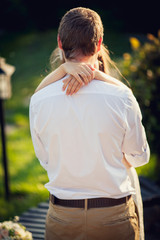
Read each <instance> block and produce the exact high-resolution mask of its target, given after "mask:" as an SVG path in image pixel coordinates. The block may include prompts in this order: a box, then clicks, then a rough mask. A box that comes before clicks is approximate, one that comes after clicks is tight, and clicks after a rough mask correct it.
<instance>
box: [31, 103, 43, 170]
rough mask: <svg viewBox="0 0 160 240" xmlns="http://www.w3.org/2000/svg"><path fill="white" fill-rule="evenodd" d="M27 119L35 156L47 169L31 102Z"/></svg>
mask: <svg viewBox="0 0 160 240" xmlns="http://www.w3.org/2000/svg"><path fill="white" fill-rule="evenodd" d="M29 119H30V132H31V137H32V142H33V147H34V151H35V154H36V157H37V158H38V160H39V162H40V164H41V165H42V167H43V168H44V169H45V170H47V166H48V160H47V153H46V150H45V147H44V145H43V143H42V141H41V139H40V137H39V135H38V133H37V131H36V126H35V122H36V113H35V112H34V111H33V108H32V106H31V104H30V108H29Z"/></svg>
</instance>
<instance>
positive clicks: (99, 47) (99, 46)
mask: <svg viewBox="0 0 160 240" xmlns="http://www.w3.org/2000/svg"><path fill="white" fill-rule="evenodd" d="M102 40H103V39H102V37H101V38H100V39H99V41H98V44H97V52H99V51H100V50H101V45H102Z"/></svg>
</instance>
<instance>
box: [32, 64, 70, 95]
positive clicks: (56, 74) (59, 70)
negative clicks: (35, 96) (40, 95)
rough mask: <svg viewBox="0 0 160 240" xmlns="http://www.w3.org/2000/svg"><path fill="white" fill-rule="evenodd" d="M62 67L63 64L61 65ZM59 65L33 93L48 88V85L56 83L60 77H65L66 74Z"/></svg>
mask: <svg viewBox="0 0 160 240" xmlns="http://www.w3.org/2000/svg"><path fill="white" fill-rule="evenodd" d="M62 65H63V64H62ZM62 65H60V66H59V67H58V68H57V69H56V70H55V71H53V72H51V73H50V74H48V75H47V76H46V77H45V78H44V79H43V80H42V82H41V83H40V84H39V85H38V87H37V88H36V90H35V92H37V91H39V90H41V89H42V88H44V87H46V86H48V85H49V84H51V83H53V82H56V81H58V80H59V79H61V78H62V77H64V76H65V75H66V72H65V71H64V69H63V66H62Z"/></svg>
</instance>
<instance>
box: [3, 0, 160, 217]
mask: <svg viewBox="0 0 160 240" xmlns="http://www.w3.org/2000/svg"><path fill="white" fill-rule="evenodd" d="M156 4H158V3H154V2H153V1H152V2H150V3H146V2H143V3H141V2H140V1H132V2H131V1H130V2H128V3H123V2H117V3H116V2H115V1H114V2H106V1H101V0H99V1H94V0H92V1H91V0H86V1H85V0H77V1H76V0H72V1H71V0H68V1H66V2H60V1H59V2H58V1H57V2H56V3H55V2H53V1H51V0H45V1H36V0H35V1H34V0H32V1H31V0H1V2H0V9H1V14H0V56H1V57H4V58H5V59H6V62H7V63H9V64H11V65H13V66H15V67H16V71H15V73H14V75H13V76H12V98H11V99H9V100H6V101H5V121H6V138H7V158H8V170H9V183H10V190H11V196H10V201H6V200H5V194H4V180H3V179H4V172H3V164H2V151H1V140H0V221H3V220H6V219H12V218H13V217H14V216H15V215H20V214H21V213H22V212H24V211H25V210H27V209H28V208H29V207H32V206H36V205H37V204H38V203H39V202H42V201H45V200H47V199H48V196H49V194H48V191H47V190H46V189H45V188H44V184H45V183H46V182H47V174H46V172H45V171H44V170H43V168H42V167H41V166H40V164H39V162H38V160H37V159H36V157H35V154H34V150H33V146H32V141H31V136H30V130H29V111H28V110H29V101H30V97H31V95H32V94H33V93H34V90H35V88H36V86H37V85H38V84H39V83H40V81H41V80H42V79H43V78H44V77H45V76H46V74H48V73H49V71H50V66H49V57H50V55H51V52H52V51H53V49H54V48H55V47H56V46H57V42H56V41H57V28H58V24H59V21H60V19H61V17H62V16H63V15H64V13H65V12H66V11H67V10H69V9H71V8H73V7H77V6H84V7H89V8H91V9H93V10H95V11H97V12H98V13H99V14H100V16H101V18H102V21H103V24H104V30H105V35H104V43H105V44H106V45H107V46H108V48H109V50H110V53H111V58H112V59H113V60H114V61H115V62H116V63H117V66H118V67H119V69H120V70H121V72H122V74H123V75H124V76H125V77H126V78H127V80H128V81H129V82H130V83H131V86H132V89H133V92H134V94H135V96H136V97H137V100H138V102H139V104H140V106H141V110H142V113H143V123H144V126H145V128H146V131H147V137H148V141H149V144H150V148H151V159H150V162H149V164H147V165H146V166H143V167H140V168H137V172H138V174H139V175H144V176H147V177H148V178H151V179H152V180H154V181H156V182H157V183H158V184H159V183H160V174H159V170H160V140H159V136H160V124H159V121H160V31H159V29H160V24H159V23H160V22H159V12H158V11H159V8H158V6H157V5H156Z"/></svg>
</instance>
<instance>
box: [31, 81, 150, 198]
mask: <svg viewBox="0 0 160 240" xmlns="http://www.w3.org/2000/svg"><path fill="white" fill-rule="evenodd" d="M62 80H63V79H61V80H60V81H57V82H55V83H53V84H51V85H49V86H47V87H45V88H43V89H42V90H40V91H39V92H37V93H35V94H34V95H33V96H32V98H31V102H30V129H31V136H32V141H33V145H34V150H35V153H36V156H37V158H38V159H39V161H40V163H41V165H42V166H43V168H45V169H46V171H47V173H48V178H49V182H48V183H46V184H45V187H46V188H47V189H48V191H49V192H50V193H51V194H53V195H55V196H56V197H58V198H60V199H86V198H87V199H88V198H97V197H109V198H121V197H124V196H127V195H129V194H134V192H135V190H134V189H133V188H132V187H131V182H130V178H129V176H128V174H127V171H126V168H125V166H124V165H123V163H122V159H123V153H124V154H125V157H126V159H127V160H128V162H129V163H130V164H131V165H132V166H134V167H139V166H142V165H144V164H146V163H147V162H148V161H149V155H150V151H149V146H148V143H147V140H146V134H145V130H144V127H143V125H142V115H141V111H140V108H139V105H138V103H137V101H136V99H135V97H134V95H133V94H132V91H131V90H130V89H129V88H128V87H126V86H125V85H124V84H122V83H119V86H116V85H113V84H109V83H106V82H102V81H97V80H93V81H92V82H91V83H90V84H88V85H87V86H84V87H82V88H81V89H80V90H79V92H78V93H76V94H74V95H72V96H67V95H66V93H65V92H63V91H62V86H63V82H62ZM115 81H118V80H115ZM118 82H119V81H118Z"/></svg>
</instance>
